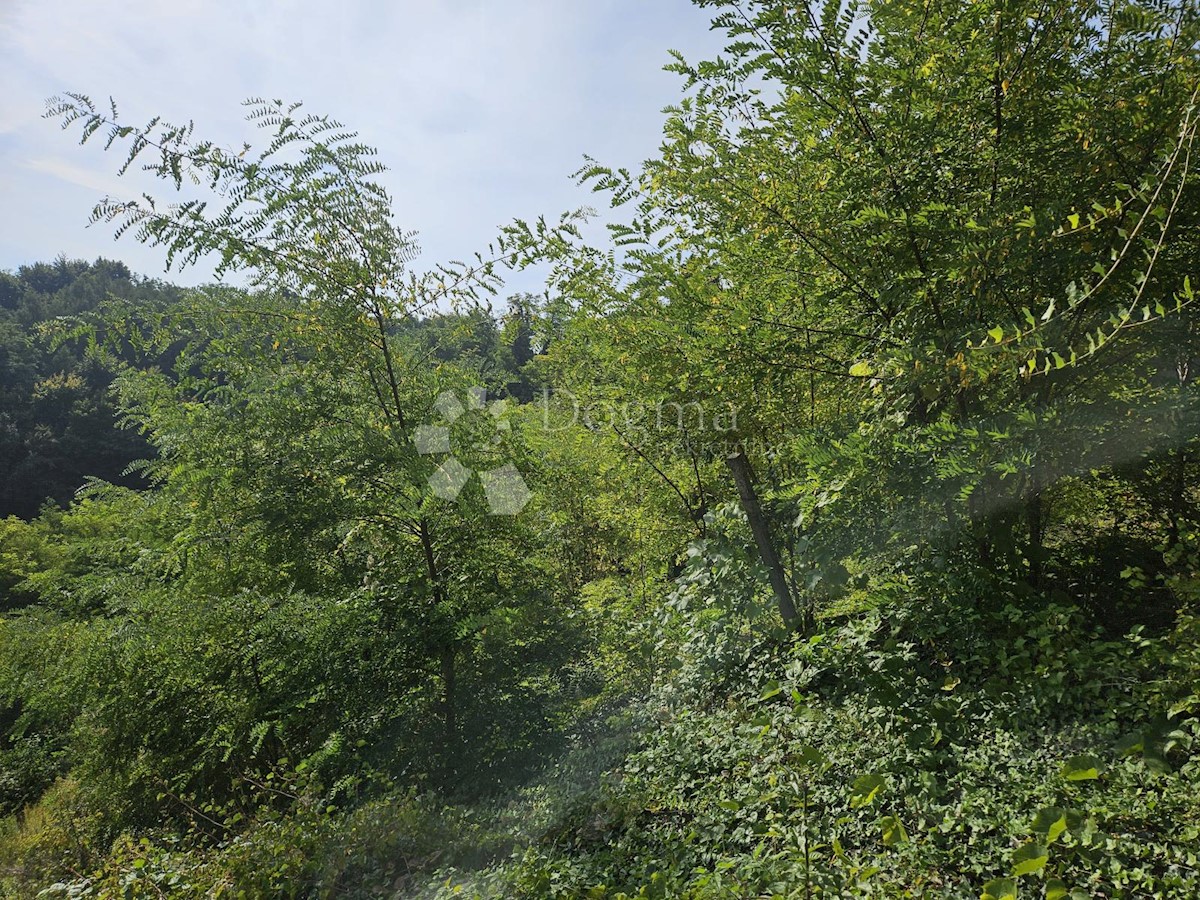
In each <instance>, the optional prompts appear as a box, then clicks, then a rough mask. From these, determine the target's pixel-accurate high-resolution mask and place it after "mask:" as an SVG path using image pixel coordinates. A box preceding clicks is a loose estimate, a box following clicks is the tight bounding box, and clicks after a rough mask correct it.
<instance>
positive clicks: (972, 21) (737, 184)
mask: <svg viewBox="0 0 1200 900" xmlns="http://www.w3.org/2000/svg"><path fill="white" fill-rule="evenodd" d="M701 5H703V6H706V7H712V8H714V9H715V11H716V19H715V24H716V25H717V26H718V27H722V28H724V29H726V30H727V31H728V32H729V34H730V36H731V43H730V44H729V46H728V47H727V50H726V53H725V54H724V55H723V56H721V57H720V58H718V59H716V60H713V61H709V62H702V63H698V64H690V63H688V62H686V61H684V60H682V59H677V60H676V62H675V64H674V65H673V66H672V68H673V69H674V70H675V71H677V72H678V73H680V74H681V75H682V76H683V77H684V79H685V86H686V89H687V91H688V95H687V96H686V97H685V98H684V100H683V101H682V102H681V103H680V104H679V105H678V106H677V107H676V108H675V109H673V110H672V111H671V112H670V114H669V117H668V121H667V124H666V129H665V135H664V143H663V147H662V153H661V155H660V156H659V157H658V158H657V159H654V160H652V161H650V162H648V163H647V164H646V165H645V167H644V168H643V169H642V171H640V172H638V173H630V172H627V171H613V170H610V169H608V168H605V167H604V166H602V165H599V164H593V165H589V166H588V167H587V168H586V169H585V170H584V171H583V172H582V173H581V177H582V178H583V179H584V180H585V181H587V182H589V183H591V184H592V185H593V186H594V187H595V188H596V189H597V190H599V191H603V192H606V193H608V194H609V195H610V196H611V198H612V202H613V204H614V205H615V206H617V207H618V208H622V209H626V210H632V212H631V213H630V217H629V219H628V221H627V222H626V223H624V224H620V225H617V226H614V227H613V236H614V240H615V242H616V243H617V245H618V246H619V247H623V248H625V249H624V254H625V255H624V257H623V258H618V259H616V260H613V259H611V258H605V257H604V256H603V255H602V254H599V253H596V252H589V251H588V250H586V249H584V250H581V251H579V252H577V253H575V254H574V256H572V257H570V258H569V259H564V261H563V264H562V266H561V268H560V269H559V272H558V276H557V277H558V284H559V286H560V288H561V290H563V291H564V292H566V293H567V294H568V295H570V296H573V297H574V298H576V300H577V302H578V303H579V305H580V313H579V315H578V317H577V322H576V332H575V333H576V335H577V336H578V343H577V346H578V348H579V352H581V353H584V354H586V355H587V358H588V359H589V360H591V361H592V365H594V366H600V367H602V370H603V371H604V372H605V374H606V377H610V378H612V379H613V380H614V382H615V383H617V384H619V385H621V390H624V391H628V392H630V393H634V394H636V395H637V396H639V397H644V398H646V399H647V400H649V401H651V402H656V401H658V400H660V399H662V398H664V397H670V398H671V400H672V401H674V402H679V403H686V402H699V403H701V404H704V403H711V402H712V401H713V400H714V398H720V399H721V401H723V402H728V403H731V404H733V406H735V407H736V409H737V411H738V417H737V422H738V433H737V435H736V436H737V437H738V438H740V439H741V441H742V443H743V445H745V446H748V447H750V448H751V450H752V452H753V453H754V455H755V456H756V457H757V460H758V461H759V463H761V466H762V468H763V470H764V472H765V475H764V476H763V477H764V478H765V479H766V481H767V486H768V490H767V494H772V493H774V492H775V491H776V490H779V491H781V492H782V493H783V494H785V495H787V494H790V495H791V497H792V503H791V505H792V506H793V508H795V507H796V506H797V505H798V506H799V510H797V511H798V512H800V513H801V515H800V522H801V528H802V529H803V538H804V541H803V543H804V545H805V546H806V547H807V548H810V549H809V550H808V551H806V552H811V551H812V550H814V549H815V548H817V547H819V546H820V545H822V544H824V545H825V546H824V549H823V550H821V552H820V553H818V556H820V557H822V558H826V559H828V558H830V555H831V554H832V558H833V559H837V558H839V557H845V558H849V557H857V558H859V559H860V560H862V559H866V558H869V557H870V556H871V555H873V554H876V553H880V552H885V551H886V552H887V553H889V554H893V553H895V552H907V551H906V548H909V547H914V546H918V545H920V544H921V543H922V542H923V540H925V539H926V536H928V535H942V536H943V537H942V538H941V540H943V541H945V542H947V543H949V544H950V545H954V544H958V543H960V542H961V539H962V535H963V534H967V535H971V536H972V537H971V538H970V539H969V542H970V541H973V542H974V544H975V545H976V547H977V550H978V553H979V555H980V557H981V559H983V560H991V561H992V562H993V563H996V564H999V561H1000V556H1001V555H1002V551H1003V550H1004V548H1006V547H1010V546H1012V545H1013V540H1012V539H1011V533H1012V531H1013V529H1017V530H1018V531H1021V530H1023V532H1024V536H1023V543H1024V548H1023V550H1022V552H1021V555H1020V559H1019V560H1018V561H1015V562H1014V563H1013V565H1014V566H1015V567H1017V568H1021V569H1023V571H1024V573H1025V576H1026V577H1027V578H1028V579H1029V580H1030V581H1031V582H1032V583H1034V584H1035V585H1038V584H1040V583H1041V581H1042V574H1043V572H1042V570H1043V566H1044V555H1045V549H1044V544H1045V541H1046V534H1047V527H1048V522H1047V514H1048V510H1047V504H1048V502H1049V499H1050V496H1051V494H1052V492H1053V488H1054V485H1055V484H1057V483H1058V482H1059V481H1060V480H1062V479H1064V478H1067V477H1070V476H1086V473H1087V472H1088V471H1089V470H1090V469H1092V468H1096V467H1105V466H1109V465H1112V464H1114V463H1116V462H1118V461H1120V460H1122V459H1125V458H1128V456H1129V454H1131V453H1132V454H1134V455H1135V456H1136V455H1141V454H1143V453H1144V452H1146V450H1145V448H1148V447H1149V446H1150V445H1152V444H1153V443H1154V442H1155V441H1166V442H1169V443H1170V444H1171V445H1179V444H1180V443H1181V442H1184V441H1186V440H1188V439H1189V437H1190V436H1189V435H1187V433H1186V432H1185V431H1183V430H1181V429H1179V428H1178V422H1179V421H1180V419H1179V417H1178V416H1177V415H1175V414H1170V415H1168V414H1166V412H1165V409H1166V407H1161V406H1157V405H1156V406H1155V407H1154V408H1153V409H1145V408H1144V407H1143V411H1142V412H1141V413H1139V412H1136V411H1135V406H1136V404H1134V403H1131V396H1132V395H1131V394H1130V393H1129V392H1130V391H1133V392H1134V393H1139V392H1145V391H1149V392H1150V393H1155V392H1156V389H1155V388H1152V387H1151V385H1152V384H1153V383H1155V379H1156V378H1157V377H1158V376H1157V374H1156V373H1157V372H1159V371H1162V370H1163V369H1164V368H1167V367H1169V366H1170V365H1171V363H1170V360H1172V359H1174V358H1175V357H1176V356H1177V355H1178V353H1179V352H1180V348H1178V347H1176V346H1174V345H1173V343H1172V339H1171V334H1172V333H1171V331H1170V323H1171V322H1172V321H1179V322H1185V321H1186V322H1190V321H1191V317H1192V316H1193V311H1192V309H1191V303H1192V298H1193V295H1192V287H1191V280H1190V278H1189V277H1188V276H1189V273H1190V268H1191V265H1192V264H1191V262H1190V260H1192V259H1194V258H1195V249H1194V245H1195V240H1196V230H1195V225H1196V209H1197V193H1196V187H1197V180H1196V177H1195V174H1194V172H1193V171H1192V168H1191V149H1192V146H1193V142H1194V139H1195V135H1196V127H1197V118H1196V113H1197V108H1196V99H1197V97H1196V93H1195V91H1196V89H1195V85H1196V83H1197V63H1196V60H1197V56H1196V54H1195V50H1196V47H1197V42H1198V40H1200V20H1198V17H1197V14H1196V10H1195V9H1194V7H1193V5H1191V4H1188V3H1176V4H1164V3H1150V2H1145V3H1139V2H1104V3H1101V2H1078V3H1075V2H1066V3H1055V4H1044V3H1037V2H1027V3H1026V2H1015V3H1014V2H1010V0H996V2H986V3H946V4H929V3H871V2H861V3H860V2H856V3H850V4H844V3H821V4H815V5H812V6H800V7H796V6H794V5H788V4H784V3H779V2H774V0H762V2H757V0H756V2H716V0H714V2H703V3H701ZM1147 73H1153V75H1152V77H1147ZM1143 326H1144V327H1143ZM1190 327H1191V326H1190V325H1189V326H1187V327H1186V328H1185V331H1189V332H1190ZM1118 348H1123V350H1122V349H1118ZM1117 354H1122V355H1121V356H1120V357H1118V356H1117ZM1184 356H1189V357H1190V351H1184ZM1117 358H1120V359H1121V363H1120V365H1119V366H1118V367H1116V368H1115V369H1105V368H1104V365H1103V360H1105V359H1108V360H1115V359H1117ZM1185 394H1186V396H1185ZM1142 396H1143V397H1145V396H1148V395H1147V394H1144V393H1143V394H1142ZM1162 396H1163V397H1164V400H1163V402H1167V401H1166V399H1165V395H1162ZM1179 403H1182V404H1184V405H1189V406H1190V404H1191V399H1190V393H1188V392H1183V393H1179V392H1177V395H1176V396H1175V398H1174V399H1173V400H1171V401H1170V402H1168V403H1167V405H1168V406H1172V405H1173V404H1174V405H1177V404H1179ZM1172 408H1174V407H1173V406H1172ZM1118 423H1119V425H1118ZM714 437H717V438H720V439H718V440H712V438H714ZM725 437H727V436H726V435H720V436H713V435H709V438H710V440H709V441H708V450H707V452H709V453H718V452H720V449H721V447H720V445H721V444H722V443H724V440H723V439H724V438H725ZM694 438H695V435H689V436H688V440H689V441H690V442H692V443H694ZM682 440H683V438H682V435H677V436H676V450H675V452H676V453H678V452H681V449H682V447H681V445H682ZM742 481H745V479H744V478H743V479H742ZM1015 506H1019V507H1021V508H1023V509H1024V514H1023V517H1021V518H1016V519H1015V518H1013V517H1011V516H1010V515H1009V511H1010V510H1011V509H1013V508H1014V507H1015ZM795 518H796V515H795V512H793V513H792V514H791V515H790V516H789V519H795ZM823 519H824V520H830V521H833V520H835V521H836V527H829V528H824V527H823V526H822V524H821V522H822V520H823ZM848 522H856V525H855V527H854V529H853V532H851V531H850V530H849V529H847V528H845V527H844V526H845V525H846V523H848ZM756 530H757V531H758V532H759V533H761V532H762V529H756ZM851 533H853V534H855V535H856V538H855V539H853V540H851V539H850V538H849V537H848V535H849V534H851ZM793 534H795V533H793ZM814 538H816V539H817V540H815V541H814V540H813V539H814ZM830 541H832V542H834V544H830V543H829V542H830ZM768 555H771V554H768ZM803 565H804V566H805V567H816V568H818V569H819V568H820V567H821V565H822V564H821V563H819V562H818V561H817V559H816V557H813V558H812V560H811V561H810V562H809V563H804V564H803ZM811 599H812V598H811V597H810V601H811Z"/></svg>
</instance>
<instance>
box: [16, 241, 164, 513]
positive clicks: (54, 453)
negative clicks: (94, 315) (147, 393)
mask: <svg viewBox="0 0 1200 900" xmlns="http://www.w3.org/2000/svg"><path fill="white" fill-rule="evenodd" d="M178 294H179V292H178V291H177V290H175V289H173V288H171V287H169V286H167V285H165V284H162V283H160V282H157V281H152V280H149V279H136V278H134V277H133V276H132V275H131V274H130V272H129V269H128V268H127V267H126V266H125V265H124V264H122V263H119V262H113V261H112V260H106V259H98V260H96V261H95V262H94V263H87V262H84V261H83V260H68V259H66V258H64V257H59V258H58V259H57V260H55V261H54V262H53V263H35V264H33V265H28V266H21V267H20V268H19V269H18V270H17V272H16V274H15V275H13V274H9V273H7V272H0V371H2V372H3V383H2V387H0V427H2V429H3V430H2V432H0V442H2V443H0V517H7V516H19V517H21V518H25V519H29V518H32V517H33V516H35V515H37V512H38V510H39V508H40V507H41V506H42V504H43V503H45V502H46V501H47V500H52V501H54V502H55V503H58V504H66V503H68V502H70V500H71V499H72V497H73V496H74V494H75V491H76V489H77V488H78V487H79V486H80V485H81V484H82V483H83V481H84V480H85V479H86V478H100V479H103V480H105V481H109V482H113V483H119V484H134V483H137V482H135V481H130V480H129V479H128V476H127V473H126V471H125V470H126V468H127V467H128V466H129V464H130V463H131V462H134V461H135V460H139V459H142V458H144V457H146V456H148V455H149V454H150V452H151V451H150V448H149V446H148V445H147V444H146V443H145V441H143V440H142V439H141V438H140V436H139V435H137V434H136V433H135V432H132V431H121V430H119V429H116V428H114V424H115V423H116V419H117V413H116V409H115V408H114V406H113V404H112V402H111V400H110V398H109V396H108V386H109V383H110V382H111V380H112V375H111V372H110V371H109V369H108V367H106V366H104V365H103V364H101V363H99V362H98V361H96V360H95V359H92V358H90V357H89V356H88V355H87V354H86V352H85V350H86V347H84V346H81V345H79V344H77V343H76V344H70V343H61V342H55V341H54V340H52V339H51V338H50V337H49V336H48V335H47V334H46V333H45V332H44V331H43V329H44V328H45V327H46V326H48V325H49V324H50V323H52V322H53V321H54V320H56V319H59V318H61V317H65V316H76V315H79V314H81V313H86V312H90V311H93V310H95V309H96V308H98V307H99V306H100V305H101V304H103V303H105V302H111V301H112V300H114V299H119V300H122V301H124V302H125V303H127V304H129V306H130V307H131V308H138V307H156V306H162V305H164V304H166V303H169V302H171V301H172V300H174V299H176V298H177V297H178Z"/></svg>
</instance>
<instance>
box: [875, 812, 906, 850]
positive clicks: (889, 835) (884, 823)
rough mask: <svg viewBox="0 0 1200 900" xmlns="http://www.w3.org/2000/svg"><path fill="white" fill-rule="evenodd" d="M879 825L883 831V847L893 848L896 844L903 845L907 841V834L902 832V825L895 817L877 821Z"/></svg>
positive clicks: (885, 817)
mask: <svg viewBox="0 0 1200 900" xmlns="http://www.w3.org/2000/svg"><path fill="white" fill-rule="evenodd" d="M879 825H880V827H881V828H882V829H883V844H884V846H885V847H894V846H895V845H896V844H903V843H905V842H906V841H907V840H908V832H907V831H905V830H904V823H903V822H901V821H900V820H899V819H898V818H896V816H884V817H883V818H882V819H880V820H879Z"/></svg>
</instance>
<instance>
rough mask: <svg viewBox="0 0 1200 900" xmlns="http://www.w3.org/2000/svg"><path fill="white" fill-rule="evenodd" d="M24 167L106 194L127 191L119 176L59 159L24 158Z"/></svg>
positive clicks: (113, 195)
mask: <svg viewBox="0 0 1200 900" xmlns="http://www.w3.org/2000/svg"><path fill="white" fill-rule="evenodd" d="M24 168H26V169H32V170H33V171H35V172H43V173H45V174H47V175H49V176H51V177H52V178H57V179H59V180H60V181H65V182H66V183H67V184H73V185H77V186H78V187H82V188H87V189H88V190H89V191H94V192H96V193H98V194H104V195H106V196H111V197H123V196H125V194H127V193H128V192H129V183H128V182H123V181H121V179H119V178H116V177H113V176H107V175H104V174H101V173H98V172H95V171H93V170H92V169H87V168H84V167H83V166H78V165H75V164H74V163H69V162H66V161H64V160H61V159H53V158H47V159H31V160H26V162H25V164H24Z"/></svg>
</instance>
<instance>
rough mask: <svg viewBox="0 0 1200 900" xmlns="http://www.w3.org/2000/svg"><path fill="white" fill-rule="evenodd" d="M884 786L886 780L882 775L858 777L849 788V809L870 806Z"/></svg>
mask: <svg viewBox="0 0 1200 900" xmlns="http://www.w3.org/2000/svg"><path fill="white" fill-rule="evenodd" d="M886 784H887V779H886V778H884V777H883V776H882V775H874V774H871V775H859V776H858V778H856V779H855V780H854V784H853V785H851V787H850V807H851V808H852V809H860V808H861V807H864V806H870V805H871V804H872V803H874V802H875V797H876V796H877V795H878V794H879V792H880V791H881V790H883V787H884V785H886Z"/></svg>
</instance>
